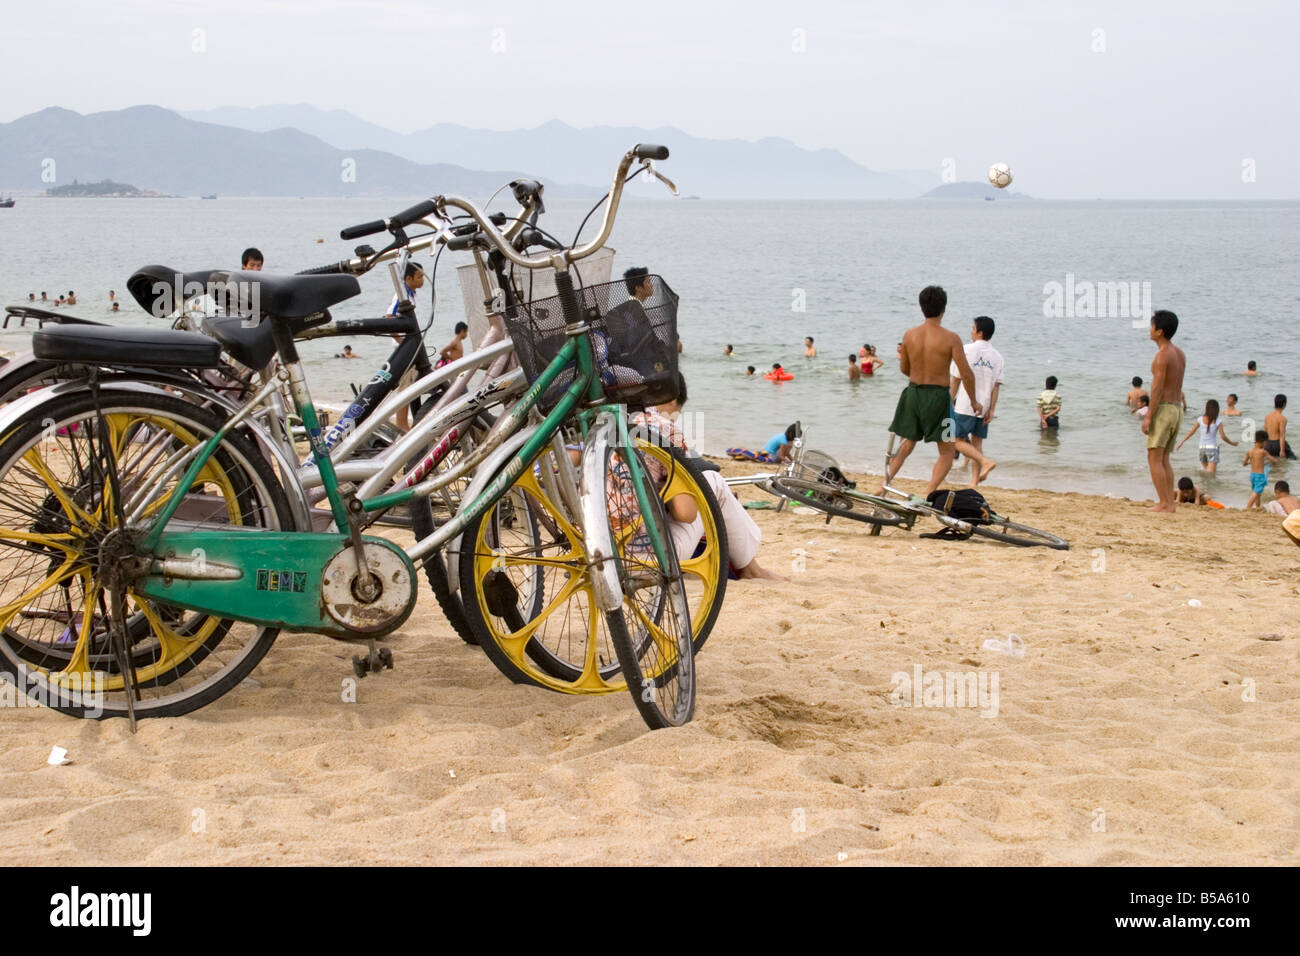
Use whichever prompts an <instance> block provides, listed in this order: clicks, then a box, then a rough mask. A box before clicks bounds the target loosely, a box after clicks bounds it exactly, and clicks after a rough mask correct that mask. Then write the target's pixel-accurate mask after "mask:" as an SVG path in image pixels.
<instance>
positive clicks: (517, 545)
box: [459, 446, 627, 694]
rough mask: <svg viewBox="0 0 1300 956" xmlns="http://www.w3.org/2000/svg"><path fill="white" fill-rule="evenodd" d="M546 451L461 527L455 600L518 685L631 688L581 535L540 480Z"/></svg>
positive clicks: (588, 690) (597, 690)
mask: <svg viewBox="0 0 1300 956" xmlns="http://www.w3.org/2000/svg"><path fill="white" fill-rule="evenodd" d="M552 454H553V453H552V451H551V449H550V447H549V446H547V447H545V448H543V449H542V450H541V451H540V452H539V453H538V455H537V456H536V457H535V458H534V459H533V460H532V461H531V462H529V463H528V465H527V466H526V467H525V468H524V469H523V471H522V472H521V473H520V476H519V478H518V479H516V481H515V483H514V484H513V485H511V486H510V488H509V489H508V490H507V492H506V493H505V494H504V495H503V496H502V497H501V498H500V499H499V500H498V501H496V502H495V503H493V504H492V505H491V506H489V507H488V508H487V509H485V510H484V512H483V513H482V514H481V515H479V516H478V517H477V518H475V519H473V520H472V521H471V522H470V523H469V524H468V525H467V526H466V528H465V531H464V533H463V534H462V536H461V545H460V566H459V573H460V586H461V591H460V593H461V601H462V605H463V607H464V609H465V617H466V619H467V620H468V622H469V624H470V626H471V627H472V628H473V630H474V634H475V636H476V637H477V638H478V643H479V646H480V647H482V648H483V651H484V653H486V654H487V656H488V659H489V660H491V661H492V663H493V664H494V665H495V666H496V667H497V669H498V670H500V671H501V672H502V673H503V674H505V675H506V676H507V677H509V678H510V679H511V680H512V681H514V682H515V683H518V684H535V685H537V686H541V687H546V688H548V689H550V690H555V691H559V692H561V693H566V694H609V693H613V692H615V691H620V690H623V689H624V688H625V687H626V686H627V685H626V683H625V682H624V680H623V677H622V673H621V671H620V666H619V661H618V652H617V651H616V650H615V648H614V645H613V643H612V640H611V636H610V633H609V629H608V627H607V622H606V620H605V616H604V615H603V614H602V613H601V612H600V610H599V608H598V607H597V605H596V601H595V596H594V594H593V591H592V585H591V579H590V576H589V574H588V570H587V560H586V550H585V547H584V544H583V538H582V533H581V532H580V531H579V530H578V528H577V526H576V525H575V524H574V523H573V521H571V520H570V519H569V517H568V511H567V509H566V508H565V506H564V505H563V504H562V503H560V502H556V501H553V500H552V498H551V497H550V494H549V493H548V492H547V491H546V489H545V487H544V484H543V482H542V481H541V480H540V479H541V476H542V470H543V469H553V468H554V463H553V461H552Z"/></svg>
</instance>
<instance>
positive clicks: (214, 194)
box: [203, 193, 217, 199]
mask: <svg viewBox="0 0 1300 956" xmlns="http://www.w3.org/2000/svg"><path fill="white" fill-rule="evenodd" d="M203 198H204V199H216V198H217V194H216V193H213V194H212V195H211V196H204V197H203Z"/></svg>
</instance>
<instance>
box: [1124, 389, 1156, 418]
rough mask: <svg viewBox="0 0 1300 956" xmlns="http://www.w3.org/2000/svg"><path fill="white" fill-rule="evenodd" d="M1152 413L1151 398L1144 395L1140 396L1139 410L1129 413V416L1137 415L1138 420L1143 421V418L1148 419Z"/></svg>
mask: <svg viewBox="0 0 1300 956" xmlns="http://www.w3.org/2000/svg"><path fill="white" fill-rule="evenodd" d="M1150 411H1151V396H1150V395H1145V394H1144V395H1139V396H1138V405H1137V408H1135V409H1133V411H1131V412H1129V414H1130V415H1136V416H1137V417H1138V419H1139V420H1141V419H1143V418H1146V416H1147V414H1148V413H1149V412H1150Z"/></svg>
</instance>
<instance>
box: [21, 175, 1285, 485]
mask: <svg viewBox="0 0 1300 956" xmlns="http://www.w3.org/2000/svg"><path fill="white" fill-rule="evenodd" d="M416 198H418V197H412V201H414V199H416ZM406 205H408V203H406V202H404V201H401V200H390V201H374V200H365V201H360V200H296V199H279V200H261V199H259V200H251V199H218V200H216V201H202V200H192V199H152V200H146V199H136V200H108V199H100V200H92V199H20V200H19V202H18V204H17V206H15V207H14V208H13V209H7V210H0V249H3V255H0V303H3V304H14V303H19V302H22V301H25V300H26V298H27V294H28V292H35V293H37V295H38V297H39V294H40V292H41V291H42V290H44V291H46V292H48V293H50V294H51V297H55V296H57V295H58V294H59V293H64V294H66V293H67V291H68V290H69V289H74V290H76V292H77V295H78V299H79V302H80V304H79V305H78V306H77V307H76V308H75V309H70V310H69V311H70V312H72V313H73V314H77V315H82V316H85V317H88V318H99V319H107V318H108V312H107V308H108V306H107V294H108V290H109V289H116V290H117V292H118V294H119V297H120V298H121V297H124V296H125V290H124V288H123V287H124V285H125V280H126V278H127V276H128V275H130V273H131V272H132V271H134V270H135V269H136V268H138V267H139V266H142V265H145V264H150V263H161V264H165V265H170V266H175V267H176V268H178V269H182V270H193V269H204V268H215V267H235V266H237V265H238V257H239V253H240V251H241V250H242V249H243V248H244V247H245V246H248V245H255V246H258V247H259V248H261V250H262V251H263V252H264V254H265V255H266V260H267V261H266V269H267V271H269V272H271V271H274V272H293V271H296V270H298V269H301V268H305V267H308V266H313V265H319V264H323V263H326V262H329V261H331V260H335V259H339V258H342V257H344V256H345V255H347V254H349V251H350V246H351V244H348V243H343V242H341V241H340V240H339V239H338V238H337V236H338V230H339V229H340V228H341V227H343V226H346V225H349V224H351V223H354V222H360V221H364V220H368V219H373V218H377V217H380V216H382V215H384V214H387V213H392V212H394V211H396V210H398V209H401V208H403V207H404V206H406ZM548 208H549V212H548V214H547V216H546V217H545V218H544V220H543V225H545V226H547V227H548V228H550V229H551V230H552V231H553V232H554V233H556V234H557V235H558V236H560V237H561V238H565V239H568V238H570V237H571V236H572V233H573V230H574V229H576V228H577V225H578V223H579V221H580V220H581V219H582V217H583V215H584V214H585V212H586V208H587V206H586V204H585V203H578V202H554V203H551V204H549V205H548ZM589 228H590V227H589ZM318 238H319V239H323V240H324V241H323V242H317V239H318ZM1298 238H1300V203H1228V202H1221V203H1205V202H1185V203H1183V202H1159V203H1157V202H1149V203H1148V202H1124V203H1121V202H1052V201H1027V202H958V201H935V200H913V201H903V202H875V203H872V202H843V203H834V202H822V203H809V202H802V203H798V202H714V201H709V200H701V201H679V202H668V201H648V200H637V199H636V198H635V197H634V198H631V199H628V200H625V202H624V204H623V206H622V209H621V211H620V215H619V219H618V222H617V224H616V226H615V230H614V234H613V237H612V239H611V241H610V245H611V246H613V247H614V248H615V249H616V250H617V256H616V257H615V269H616V272H621V271H622V269H624V268H627V267H628V266H632V265H644V266H647V267H649V268H650V269H651V270H652V271H654V272H657V273H659V274H661V275H663V276H664V277H665V278H666V279H667V281H668V282H669V284H670V285H671V286H672V287H673V288H674V289H675V291H676V292H677V293H678V294H679V295H680V296H681V306H680V314H679V326H680V334H681V338H682V340H683V343H684V352H683V355H682V368H683V371H684V372H685V374H686V377H687V381H688V384H689V390H690V402H689V404H688V406H687V411H688V412H690V413H691V418H690V420H689V421H688V425H689V427H690V431H691V432H692V434H693V435H694V436H695V440H696V442H697V444H698V445H699V447H700V448H701V450H703V451H706V452H719V451H721V450H722V449H724V448H726V447H727V446H730V445H747V446H750V447H756V446H758V445H761V444H762V443H763V442H764V441H766V440H767V438H769V437H770V436H771V435H772V434H773V433H775V432H777V431H779V430H782V429H784V427H785V426H786V425H787V424H789V423H790V422H792V421H794V420H796V419H798V420H801V421H802V422H803V423H804V427H805V429H806V431H807V436H808V443H809V445H810V447H813V448H817V449H820V450H822V451H825V452H827V453H829V454H832V455H834V456H835V457H836V458H838V459H839V460H840V461H841V462H842V463H843V465H844V466H845V467H846V468H850V469H853V470H862V471H871V472H876V473H879V472H880V471H881V470H882V466H883V461H884V450H885V444H886V441H887V431H888V423H889V420H890V418H891V416H892V413H893V408H894V403H895V401H896V399H897V396H898V393H899V391H900V390H901V388H902V387H903V385H904V384H905V381H904V379H903V377H902V376H901V375H900V374H899V372H898V369H897V362H896V357H895V354H894V350H895V345H896V343H897V342H898V340H899V339H900V338H901V337H902V333H903V331H904V330H905V329H907V328H908V327H910V326H912V325H915V324H916V323H918V322H919V321H920V320H921V316H920V310H919V308H918V307H917V305H916V296H917V293H918V292H919V290H920V289H921V288H922V287H923V286H925V285H927V284H930V283H938V284H941V285H943V286H944V287H945V288H946V289H947V291H948V314H947V317H946V318H945V324H946V325H947V326H949V327H950V328H953V329H954V330H955V331H957V332H958V333H959V334H961V335H962V337H963V339H965V338H968V337H969V331H970V324H971V323H970V320H971V319H972V318H973V317H974V316H976V315H981V314H982V315H989V316H992V317H993V318H994V319H995V321H996V322H997V332H996V334H995V336H994V339H993V344H994V345H995V346H996V347H997V348H998V349H999V350H1000V351H1001V352H1002V354H1003V356H1004V358H1005V360H1006V374H1005V383H1004V385H1003V388H1002V393H1001V398H1000V400H999V403H998V408H997V417H996V418H995V420H994V422H993V424H992V426H991V429H990V435H989V438H988V439H987V441H986V443H985V449H986V451H987V452H988V454H989V455H990V456H991V457H993V458H994V459H996V460H997V461H998V463H999V465H998V469H997V471H996V472H995V473H994V477H993V479H992V481H991V484H993V485H1001V486H1004V487H1035V488H1046V489H1053V490H1072V491H1085V492H1092V493H1101V494H1110V495H1116V496H1127V497H1137V498H1147V497H1151V496H1152V494H1151V488H1150V483H1149V480H1148V477H1147V471H1146V454H1145V445H1144V437H1143V436H1142V434H1141V432H1140V429H1139V424H1138V422H1137V420H1136V419H1135V418H1134V417H1132V416H1130V415H1129V414H1128V410H1127V408H1126V407H1125V406H1124V404H1123V399H1124V395H1125V393H1126V392H1127V390H1128V388H1129V380H1130V378H1132V376H1134V375H1141V376H1142V378H1143V379H1144V381H1149V379H1150V371H1149V369H1150V364H1151V358H1152V355H1153V354H1154V351H1155V348H1154V346H1153V345H1152V343H1151V342H1150V341H1149V340H1148V337H1147V325H1146V321H1145V316H1146V313H1145V301H1143V302H1140V303H1139V302H1137V301H1134V302H1130V303H1128V311H1125V310H1124V309H1123V308H1119V307H1117V306H1123V305H1124V303H1123V302H1122V301H1119V302H1110V305H1111V308H1109V309H1097V308H1093V309H1092V311H1089V308H1088V304H1087V302H1086V300H1080V298H1079V297H1080V296H1081V295H1084V294H1085V290H1086V289H1087V285H1086V284H1087V283H1126V284H1128V283H1136V284H1137V286H1136V289H1137V291H1138V292H1139V295H1138V296H1137V298H1138V299H1144V296H1143V295H1142V294H1141V293H1142V292H1143V291H1144V289H1145V290H1147V291H1149V298H1150V303H1151V305H1152V306H1153V307H1154V308H1166V309H1172V310H1173V311H1175V312H1176V313H1177V314H1178V315H1179V318H1180V320H1181V323H1182V324H1181V326H1180V329H1179V331H1178V335H1177V337H1176V339H1175V342H1176V343H1177V344H1179V345H1180V346H1182V348H1183V349H1184V350H1185V351H1186V353H1187V362H1188V372H1187V380H1186V385H1185V392H1186V395H1187V401H1188V406H1189V410H1188V413H1187V417H1186V419H1185V424H1184V429H1183V430H1184V432H1185V431H1186V430H1187V428H1190V427H1191V423H1192V421H1193V420H1194V418H1195V417H1196V415H1198V414H1200V412H1201V411H1202V410H1203V408H1204V403H1205V400H1206V399H1207V398H1217V399H1219V401H1220V402H1221V403H1224V399H1225V396H1226V395H1227V393H1228V392H1236V393H1237V394H1238V395H1239V397H1240V401H1239V407H1240V408H1241V409H1242V411H1243V413H1244V415H1243V418H1242V419H1237V420H1235V421H1236V424H1234V425H1233V426H1232V430H1231V431H1230V434H1232V435H1233V437H1234V438H1236V437H1239V434H1238V433H1239V432H1240V431H1242V430H1243V428H1247V427H1249V425H1250V424H1251V422H1254V423H1262V421H1263V418H1264V415H1265V414H1266V413H1267V412H1268V411H1269V410H1270V409H1271V408H1272V404H1273V395H1274V393H1276V392H1284V393H1288V394H1290V396H1291V397H1292V404H1293V407H1297V408H1300V337H1298V336H1297V335H1296V334H1295V328H1296V320H1295V314H1296V311H1297V309H1298V308H1300V244H1298V243H1297V239H1298ZM421 259H422V261H423V262H424V264H425V266H426V268H428V267H429V265H430V257H429V256H427V255H424V256H422V257H421ZM466 261H468V259H467V257H465V255H464V254H456V255H453V254H447V255H444V256H443V259H442V263H441V265H440V266H439V269H438V275H437V280H436V283H435V285H436V288H437V291H438V297H439V298H438V308H437V311H436V313H435V316H434V323H433V327H432V329H431V331H430V333H429V343H430V346H431V347H432V348H433V349H435V350H436V349H437V348H439V347H441V346H442V345H444V344H446V341H447V340H448V339H449V338H450V336H451V330H452V326H453V325H454V324H455V322H456V321H457V320H459V319H461V318H463V313H462V305H461V301H462V299H461V295H460V290H459V286H458V285H457V281H456V277H455V269H454V266H455V265H458V264H463V263H464V262H466ZM1052 283H1057V284H1059V286H1060V287H1061V289H1062V290H1064V289H1065V288H1072V289H1073V290H1074V292H1075V300H1074V304H1075V305H1076V308H1074V309H1071V310H1068V311H1070V312H1073V313H1074V314H1073V315H1069V314H1059V315H1057V314H1053V315H1046V314H1045V305H1047V306H1050V305H1051V304H1052V303H1051V301H1050V299H1051V296H1050V292H1051V289H1052V285H1051V284H1052ZM362 284H363V288H364V292H363V294H362V295H361V296H358V297H357V298H355V299H352V300H350V301H349V302H346V303H343V304H342V305H340V306H339V307H338V308H337V309H336V310H335V312H336V313H337V314H338V315H339V316H340V317H360V316H368V315H378V314H380V313H382V311H383V310H384V309H385V308H386V307H387V305H388V302H389V300H390V299H391V297H392V286H391V283H390V281H389V279H388V276H387V272H386V271H379V270H377V271H376V272H374V273H372V274H371V275H370V276H368V277H365V278H363V280H362ZM1143 284H1145V286H1144V285H1143ZM1103 298H1105V297H1103ZM429 308H430V303H429V298H428V287H427V286H426V289H425V290H424V292H422V293H421V299H420V305H419V309H420V315H421V317H427V315H428V310H429ZM122 310H123V311H122V313H121V314H120V315H117V316H113V317H112V320H113V321H115V322H120V323H122V324H134V325H149V324H153V323H156V322H157V320H156V319H153V318H152V317H150V316H148V315H147V314H145V313H144V312H142V311H141V310H140V309H139V308H138V307H137V306H135V305H134V303H132V302H130V301H129V299H125V298H124V299H123V304H122ZM1049 311H1050V308H1049ZM1061 311H1062V312H1066V311H1067V310H1064V309H1062V310H1061ZM1099 312H1101V313H1103V314H1098V313H1099ZM1120 313H1123V314H1120ZM1134 316H1136V317H1137V324H1138V326H1139V327H1138V328H1135V327H1134ZM27 334H28V333H26V332H22V331H20V330H14V329H9V330H5V331H4V332H2V333H0V347H2V348H4V349H7V350H10V351H21V350H23V349H25V348H26V347H27V346H26V338H27ZM805 335H812V336H814V337H815V339H816V344H817V348H818V350H819V353H820V354H819V356H818V357H817V358H815V359H805V358H804V357H803V337H804V336H805ZM867 342H870V343H871V344H873V345H875V346H876V347H877V350H878V352H879V354H880V355H881V356H882V357H884V358H885V360H886V362H887V365H886V366H885V367H884V368H883V369H881V370H879V371H878V372H877V373H876V375H875V376H873V377H871V378H864V379H863V380H862V381H861V382H859V383H856V384H850V383H849V381H848V376H847V369H846V365H847V356H848V355H849V353H850V352H853V353H855V354H856V353H857V351H858V349H859V348H860V347H861V346H862V345H863V344H864V343H867ZM347 343H350V344H352V346H353V348H354V350H355V351H356V352H357V353H358V354H360V355H361V356H363V358H364V359H366V361H363V362H343V361H338V360H335V359H333V358H332V356H333V354H334V352H336V351H340V350H341V348H342V346H343V345H344V344H347ZM728 343H730V344H732V345H733V346H734V348H735V355H734V357H731V358H727V357H725V356H724V355H723V346H724V345H726V344H728ZM390 348H391V343H390V342H388V341H387V340H384V341H382V342H381V341H378V340H366V339H364V338H362V339H355V340H330V341H327V342H318V343H310V344H308V345H307V346H306V347H305V348H304V350H303V352H304V358H305V360H306V363H307V367H308V375H309V381H310V382H311V384H312V388H313V393H314V394H315V395H316V397H317V398H319V399H322V400H342V399H344V398H346V397H347V396H348V395H349V394H350V390H349V383H350V382H353V381H355V382H358V383H360V382H361V381H364V380H365V379H366V378H368V372H369V370H370V369H371V368H372V367H373V366H374V365H377V364H378V363H379V362H380V361H382V359H383V358H384V357H386V355H387V353H388V351H389V350H390ZM1251 359H1253V360H1255V361H1257V362H1258V363H1259V368H1260V370H1261V373H1262V374H1261V375H1260V376H1259V377H1258V378H1255V379H1249V378H1246V377H1245V376H1243V375H1242V374H1241V373H1242V371H1243V370H1244V369H1245V367H1246V362H1247V361H1248V360H1251ZM773 362H781V363H782V364H783V365H784V366H785V367H786V368H787V369H789V370H790V371H792V372H793V373H794V375H795V379H794V381H792V382H787V383H784V384H780V385H778V384H774V383H771V382H768V381H765V380H763V379H762V378H761V377H760V376H761V374H762V372H763V371H764V370H765V369H766V368H769V367H770V366H771V364H772V363H773ZM751 364H752V365H754V366H756V367H757V368H758V370H759V373H758V376H756V377H755V379H752V380H747V379H745V378H744V369H745V366H746V365H751ZM1048 375H1055V376H1057V377H1058V379H1059V380H1060V385H1059V386H1058V387H1059V390H1060V392H1061V394H1062V396H1063V411H1062V414H1061V428H1060V430H1059V432H1058V433H1055V434H1044V433H1042V432H1041V431H1040V429H1039V427H1038V419H1037V415H1036V413H1035V411H1034V400H1035V398H1036V396H1037V395H1038V393H1039V392H1040V391H1041V390H1042V389H1043V387H1044V379H1045V378H1046V376H1048ZM1297 414H1300V412H1297ZM1294 417H1295V416H1292V418H1293V419H1294ZM1246 419H1249V420H1250V421H1249V422H1247V421H1244V420H1246ZM1292 430H1293V432H1295V433H1296V434H1297V437H1300V422H1296V423H1295V424H1294V425H1293V428H1292ZM1180 437H1181V436H1180ZM1243 452H1244V448H1243V449H1241V451H1238V450H1237V449H1233V448H1230V447H1228V446H1224V448H1223V456H1222V463H1221V465H1220V471H1219V475H1218V476H1217V477H1214V478H1208V479H1205V480H1203V476H1202V475H1201V474H1200V473H1199V471H1198V467H1197V462H1196V442H1195V439H1194V438H1193V439H1192V440H1190V441H1188V442H1187V444H1185V445H1184V446H1183V448H1182V449H1181V450H1180V451H1178V452H1176V453H1175V456H1174V462H1175V468H1176V470H1177V473H1178V474H1179V475H1183V474H1187V475H1191V476H1193V478H1194V480H1196V481H1197V482H1198V483H1202V484H1205V485H1206V486H1207V488H1208V490H1209V491H1210V493H1211V494H1213V495H1214V496H1215V497H1217V498H1218V499H1219V500H1221V501H1224V502H1225V503H1227V504H1230V505H1240V504H1243V503H1244V502H1245V500H1246V498H1247V496H1248V488H1247V477H1246V469H1245V468H1242V467H1241V466H1240V464H1239V463H1240V461H1241V455H1242V453H1243ZM933 461H934V452H933V449H932V448H926V449H921V450H918V451H917V452H915V453H914V454H913V455H912V457H911V459H910V460H909V462H908V464H907V467H906V468H905V470H904V474H905V475H907V476H909V477H922V476H925V475H928V474H929V471H930V467H931V465H932V464H933ZM1290 471H1291V475H1290V478H1291V479H1292V480H1300V467H1297V466H1296V464H1294V463H1293V464H1292V465H1291V466H1290ZM1273 477H1274V479H1276V478H1278V477H1287V466H1285V465H1283V466H1280V467H1279V468H1277V469H1275V470H1274V476H1273ZM1271 480H1272V479H1271Z"/></svg>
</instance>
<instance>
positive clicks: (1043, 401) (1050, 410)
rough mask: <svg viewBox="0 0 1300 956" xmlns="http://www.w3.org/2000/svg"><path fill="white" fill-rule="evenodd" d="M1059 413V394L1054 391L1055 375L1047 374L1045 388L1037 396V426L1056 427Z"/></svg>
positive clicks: (1058, 422)
mask: <svg viewBox="0 0 1300 956" xmlns="http://www.w3.org/2000/svg"><path fill="white" fill-rule="evenodd" d="M1060 413H1061V396H1060V394H1059V393H1058V392H1057V391H1056V376H1055V375H1049V376H1047V388H1045V389H1044V390H1043V391H1042V392H1041V393H1039V396H1038V423H1039V426H1040V427H1042V428H1044V429H1047V428H1057V427H1059V426H1060V424H1061V421H1060V419H1059V418H1058V417H1057V416H1058V415H1059V414H1060Z"/></svg>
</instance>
